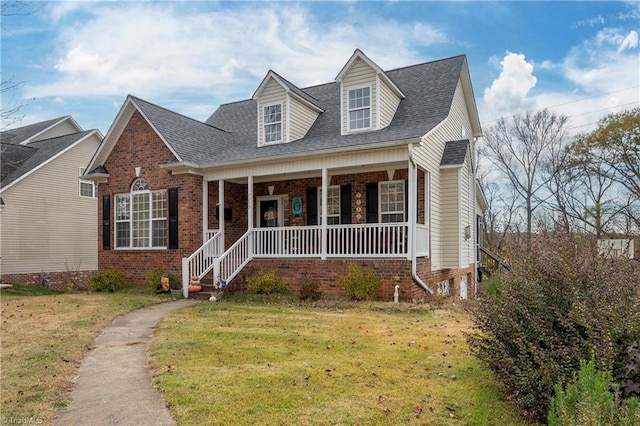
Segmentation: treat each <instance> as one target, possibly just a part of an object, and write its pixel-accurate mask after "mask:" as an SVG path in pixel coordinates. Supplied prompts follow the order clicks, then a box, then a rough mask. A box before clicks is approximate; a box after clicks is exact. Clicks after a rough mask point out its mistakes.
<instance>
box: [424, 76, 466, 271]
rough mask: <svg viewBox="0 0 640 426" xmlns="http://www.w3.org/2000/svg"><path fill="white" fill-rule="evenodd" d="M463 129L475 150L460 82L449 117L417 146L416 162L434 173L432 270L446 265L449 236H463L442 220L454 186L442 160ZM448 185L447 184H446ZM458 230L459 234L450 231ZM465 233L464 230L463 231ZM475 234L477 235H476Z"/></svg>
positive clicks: (432, 177)
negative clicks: (447, 146)
mask: <svg viewBox="0 0 640 426" xmlns="http://www.w3.org/2000/svg"><path fill="white" fill-rule="evenodd" d="M462 128H464V129H465V132H466V135H467V136H466V137H468V138H469V139H470V140H471V152H474V149H475V147H474V143H473V138H472V131H471V122H470V119H469V114H468V112H467V108H466V102H465V99H464V93H463V90H462V85H461V83H460V82H458V86H457V88H456V92H455V94H454V97H453V100H452V106H451V109H450V111H449V116H448V117H447V118H446V119H445V120H444V121H443V122H442V123H441V125H440V126H438V127H437V128H436V129H435V130H433V131H432V132H431V133H429V134H428V135H425V136H427V137H423V138H422V141H421V143H420V145H419V146H416V147H415V150H414V158H415V161H416V162H417V163H418V164H419V165H420V166H421V167H422V168H423V169H425V170H427V171H429V172H431V223H430V228H431V269H432V270H440V269H443V268H445V266H444V265H445V253H444V247H445V241H444V239H445V238H448V239H451V238H457V236H459V235H460V230H459V227H458V226H457V225H456V227H455V228H453V230H452V228H445V227H444V223H443V222H442V221H443V220H444V218H446V216H445V215H444V213H443V196H444V195H446V194H445V191H448V190H451V189H452V188H449V187H446V188H445V187H443V185H445V184H446V185H450V182H447V183H443V179H442V174H443V171H442V170H440V160H441V159H442V153H443V151H444V145H445V143H446V142H447V141H453V140H460V139H462ZM446 185H445V186H446ZM451 232H454V234H455V237H451V236H449V235H448V234H450V233H451ZM463 232H464V230H463ZM472 232H475V224H472ZM472 235H473V234H472Z"/></svg>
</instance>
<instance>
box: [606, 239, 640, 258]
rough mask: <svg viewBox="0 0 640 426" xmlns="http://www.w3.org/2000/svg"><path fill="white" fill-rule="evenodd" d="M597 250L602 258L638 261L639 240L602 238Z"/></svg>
mask: <svg viewBox="0 0 640 426" xmlns="http://www.w3.org/2000/svg"><path fill="white" fill-rule="evenodd" d="M598 249H599V252H600V255H602V256H607V257H628V258H629V259H636V260H640V238H603V239H600V240H598Z"/></svg>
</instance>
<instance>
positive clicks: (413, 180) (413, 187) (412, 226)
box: [407, 161, 418, 259]
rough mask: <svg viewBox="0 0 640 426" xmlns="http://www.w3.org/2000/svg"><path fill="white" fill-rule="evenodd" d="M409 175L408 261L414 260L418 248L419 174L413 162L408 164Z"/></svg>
mask: <svg viewBox="0 0 640 426" xmlns="http://www.w3.org/2000/svg"><path fill="white" fill-rule="evenodd" d="M407 167H408V173H407V179H408V180H409V182H408V183H409V185H408V188H407V190H408V192H409V193H408V194H407V197H409V204H408V206H407V208H408V209H409V211H408V212H407V224H408V230H407V231H408V235H407V259H412V258H414V257H415V253H416V248H415V246H414V244H415V235H414V234H415V232H416V220H417V218H416V204H417V203H418V173H417V170H416V165H415V164H413V163H412V162H411V161H408V162H407Z"/></svg>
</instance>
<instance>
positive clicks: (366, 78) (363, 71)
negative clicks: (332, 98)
mask: <svg viewBox="0 0 640 426" xmlns="http://www.w3.org/2000/svg"><path fill="white" fill-rule="evenodd" d="M364 86H371V129H372V130H373V129H375V123H376V120H377V115H376V109H377V104H376V99H377V97H378V96H377V87H376V71H375V70H374V69H373V68H371V67H370V66H369V65H368V64H367V63H366V62H364V61H363V60H362V59H360V58H358V59H356V60H355V61H354V62H353V64H352V65H351V68H349V71H348V72H347V73H346V74H345V76H344V77H343V78H342V133H343V134H345V133H349V90H350V89H357V88H358V87H364Z"/></svg>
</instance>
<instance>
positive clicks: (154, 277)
mask: <svg viewBox="0 0 640 426" xmlns="http://www.w3.org/2000/svg"><path fill="white" fill-rule="evenodd" d="M164 274H165V272H164V271H163V270H162V269H160V268H155V269H150V270H148V271H145V272H144V278H145V279H146V280H147V286H148V287H149V291H151V292H152V293H154V294H155V293H157V292H159V291H162V282H161V280H162V276H163V275H164ZM167 275H169V287H170V288H174V289H179V288H181V282H180V277H179V276H178V275H176V274H174V273H173V272H169V273H168V274H167Z"/></svg>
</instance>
